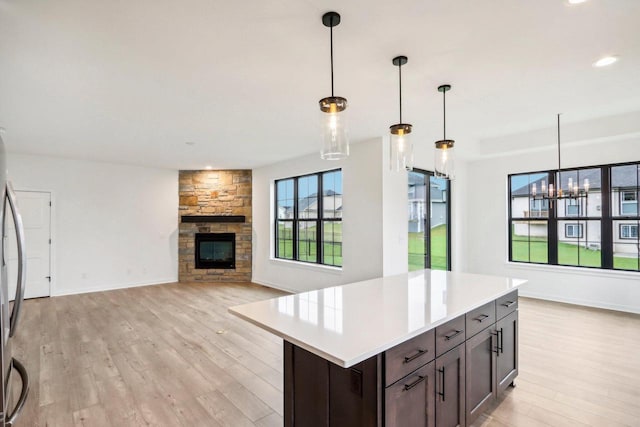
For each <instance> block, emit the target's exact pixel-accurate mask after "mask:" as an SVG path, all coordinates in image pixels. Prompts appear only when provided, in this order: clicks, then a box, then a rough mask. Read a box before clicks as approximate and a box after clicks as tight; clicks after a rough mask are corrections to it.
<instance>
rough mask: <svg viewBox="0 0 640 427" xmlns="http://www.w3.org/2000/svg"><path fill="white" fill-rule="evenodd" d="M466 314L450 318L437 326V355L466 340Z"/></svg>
mask: <svg viewBox="0 0 640 427" xmlns="http://www.w3.org/2000/svg"><path fill="white" fill-rule="evenodd" d="M464 329H465V326H464V315H462V316H460V317H456V318H455V319H453V320H449V321H448V322H447V323H445V324H444V325H440V326H438V327H437V328H436V357H438V356H440V355H441V354H444V353H446V352H447V351H449V350H451V349H452V348H453V347H455V346H457V345H458V344H462V343H463V342H464V340H465V337H466V335H465V331H464Z"/></svg>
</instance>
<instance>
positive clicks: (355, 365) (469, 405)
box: [229, 270, 525, 427]
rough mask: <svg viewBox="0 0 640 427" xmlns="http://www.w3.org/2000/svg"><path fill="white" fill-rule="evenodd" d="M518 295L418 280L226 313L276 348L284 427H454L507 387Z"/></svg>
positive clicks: (506, 281)
mask: <svg viewBox="0 0 640 427" xmlns="http://www.w3.org/2000/svg"><path fill="white" fill-rule="evenodd" d="M524 283H525V281H524V280H519V279H510V278H505V277H496V276H485V275H477V274H467V273H454V272H445V271H435V270H420V271H417V272H411V273H408V274H401V275H397V276H390V277H384V278H377V279H372V280H366V281H362V282H357V283H352V284H348V285H344V286H337V287H332V288H325V289H320V290H316V291H310V292H304V293H301V294H296V295H288V296H283V297H279V298H274V299H271V300H267V301H260V302H255V303H251V304H244V305H241V306H236V307H231V308H230V309H229V311H230V312H231V313H233V314H235V315H237V316H239V317H241V318H243V319H245V320H247V321H249V322H251V323H253V324H255V325H257V326H259V327H261V328H263V329H265V330H267V331H269V332H272V333H273V334H275V335H277V336H279V337H282V338H283V340H284V424H285V426H305V427H306V426H316V425H317V426H465V425H469V424H471V423H472V422H473V420H474V419H476V418H477V417H478V416H479V415H480V414H481V413H482V412H483V411H484V410H485V408H486V407H487V406H488V405H489V404H490V403H491V402H492V401H493V400H494V399H495V398H496V397H497V396H498V394H499V393H500V391H502V390H504V389H505V388H506V387H507V386H509V385H510V384H512V383H513V380H514V379H515V377H516V376H517V373H518V370H517V368H518V311H517V306H518V302H517V287H518V286H520V285H522V284H524Z"/></svg>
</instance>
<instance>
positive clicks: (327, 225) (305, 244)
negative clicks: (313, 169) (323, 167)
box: [275, 169, 343, 267]
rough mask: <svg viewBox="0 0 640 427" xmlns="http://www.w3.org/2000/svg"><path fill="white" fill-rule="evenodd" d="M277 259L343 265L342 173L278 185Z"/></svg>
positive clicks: (323, 174)
mask: <svg viewBox="0 0 640 427" xmlns="http://www.w3.org/2000/svg"><path fill="white" fill-rule="evenodd" d="M275 207H276V212H275V215H276V221H275V257H276V258H280V259H288V260H293V261H302V262H308V263H314V264H324V265H329V266H334V267H341V266H342V212H343V211H342V170H340V169H337V170H331V171H327V172H319V173H313V174H309V175H303V176H296V177H292V178H287V179H280V180H277V181H276V182H275Z"/></svg>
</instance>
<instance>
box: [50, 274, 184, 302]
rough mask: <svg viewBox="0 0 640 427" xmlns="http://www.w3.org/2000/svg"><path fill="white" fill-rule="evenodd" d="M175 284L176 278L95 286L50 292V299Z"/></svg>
mask: <svg viewBox="0 0 640 427" xmlns="http://www.w3.org/2000/svg"><path fill="white" fill-rule="evenodd" d="M177 282H178V278H177V277H176V278H172V279H158V280H156V281H152V282H138V283H125V284H120V285H115V286H96V287H92V288H87V289H69V290H62V291H56V292H52V293H51V296H52V297H61V296H65V295H80V294H90V293H93V292H105V291H115V290H118V289H127V288H139V287H142V286H155V285H166V284H168V283H177Z"/></svg>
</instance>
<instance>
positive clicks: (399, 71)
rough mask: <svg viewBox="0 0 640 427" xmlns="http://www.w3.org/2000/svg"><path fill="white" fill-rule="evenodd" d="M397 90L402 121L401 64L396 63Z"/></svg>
mask: <svg viewBox="0 0 640 427" xmlns="http://www.w3.org/2000/svg"><path fill="white" fill-rule="evenodd" d="M398 77H399V78H398V92H400V123H402V64H400V65H398Z"/></svg>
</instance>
